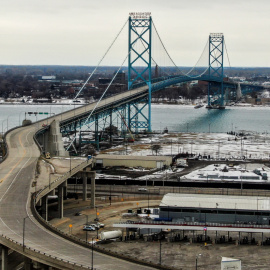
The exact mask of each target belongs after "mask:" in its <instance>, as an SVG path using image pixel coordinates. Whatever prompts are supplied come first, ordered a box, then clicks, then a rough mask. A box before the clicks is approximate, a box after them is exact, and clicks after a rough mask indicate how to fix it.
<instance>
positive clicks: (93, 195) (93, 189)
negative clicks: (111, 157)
mask: <svg viewBox="0 0 270 270" xmlns="http://www.w3.org/2000/svg"><path fill="white" fill-rule="evenodd" d="M89 175H90V177H91V208H95V206H96V204H95V201H96V172H90V173H89Z"/></svg>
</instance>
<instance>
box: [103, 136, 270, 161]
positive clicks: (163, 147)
mask: <svg viewBox="0 0 270 270" xmlns="http://www.w3.org/2000/svg"><path fill="white" fill-rule="evenodd" d="M156 144H158V145H160V150H159V151H158V152H157V153H156V152H154V151H153V150H152V147H153V145H156ZM186 152H188V153H193V154H196V155H200V156H202V158H203V157H204V156H208V155H210V156H211V158H218V159H242V158H243V157H245V158H246V159H269V154H270V135H269V134H251V135H247V136H243V137H239V136H237V137H235V136H232V135H228V134H223V133H170V134H155V135H152V136H151V137H143V138H141V139H140V140H139V141H136V142H135V143H128V144H127V145H119V146H116V147H114V148H111V149H109V150H105V151H102V152H101V153H103V154H104V153H107V154H113V155H125V154H127V155H139V156H148V155H156V154H157V155H172V156H174V155H176V154H178V153H186Z"/></svg>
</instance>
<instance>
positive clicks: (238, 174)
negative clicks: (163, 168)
mask: <svg viewBox="0 0 270 270" xmlns="http://www.w3.org/2000/svg"><path fill="white" fill-rule="evenodd" d="M255 172H256V173H255ZM263 176H264V177H265V178H264V177H263ZM269 177H270V168H268V167H266V166H263V167H262V168H256V169H255V170H253V169H250V168H248V164H247V165H246V166H245V165H241V166H227V165H226V164H211V165H208V166H206V167H204V168H203V169H199V170H195V171H193V172H191V173H189V174H187V175H185V176H184V177H183V178H184V179H189V180H193V181H196V180H199V181H202V180H207V181H230V182H242V181H243V182H254V181H256V182H266V181H269Z"/></svg>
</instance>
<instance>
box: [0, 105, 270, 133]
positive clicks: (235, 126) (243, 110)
mask: <svg viewBox="0 0 270 270" xmlns="http://www.w3.org/2000/svg"><path fill="white" fill-rule="evenodd" d="M73 108H74V105H0V130H1V132H3V131H4V132H5V131H6V130H7V129H10V128H12V127H15V126H18V125H19V123H20V122H22V120H23V119H24V117H25V112H48V113H56V114H58V113H61V112H64V111H66V110H70V109H73ZM269 113H270V107H227V108H226V109H225V110H207V109H205V108H200V109H194V107H193V106H180V105H156V104H153V105H152V130H155V131H163V129H164V128H165V127H167V128H168V129H169V131H178V132H179V131H180V132H187V131H188V132H209V131H210V132H228V131H232V130H233V131H239V130H247V131H254V132H259V133H263V132H269V130H270V120H269V116H268V115H269ZM46 117H47V115H42V114H41V115H40V114H39V115H37V116H34V115H32V116H29V115H27V118H28V119H31V120H32V121H36V120H40V119H43V118H46Z"/></svg>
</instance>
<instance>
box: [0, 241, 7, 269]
mask: <svg viewBox="0 0 270 270" xmlns="http://www.w3.org/2000/svg"><path fill="white" fill-rule="evenodd" d="M1 250H2V264H1V265H2V268H1V269H2V270H8V247H6V246H4V245H1Z"/></svg>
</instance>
